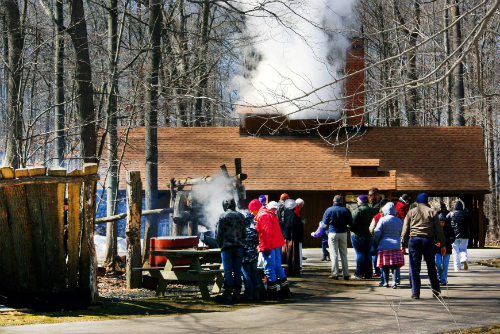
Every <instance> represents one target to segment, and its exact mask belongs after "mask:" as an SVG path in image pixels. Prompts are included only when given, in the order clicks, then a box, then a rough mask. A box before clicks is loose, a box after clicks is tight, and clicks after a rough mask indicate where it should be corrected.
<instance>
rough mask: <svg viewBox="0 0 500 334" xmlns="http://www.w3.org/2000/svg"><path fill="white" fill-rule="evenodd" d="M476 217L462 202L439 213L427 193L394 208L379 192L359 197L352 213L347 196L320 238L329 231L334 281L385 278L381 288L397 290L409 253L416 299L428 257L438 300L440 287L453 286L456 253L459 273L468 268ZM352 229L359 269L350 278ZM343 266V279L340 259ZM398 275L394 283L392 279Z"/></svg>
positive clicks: (329, 215) (332, 210)
mask: <svg viewBox="0 0 500 334" xmlns="http://www.w3.org/2000/svg"><path fill="white" fill-rule="evenodd" d="M472 224H473V222H472V218H471V216H470V214H469V213H468V212H467V211H466V210H464V207H463V203H462V202H461V201H457V202H456V203H455V208H454V210H453V212H448V211H447V210H446V205H444V204H442V205H441V210H439V211H437V210H434V209H433V208H431V207H430V205H429V198H428V196H427V194H425V193H421V194H419V195H418V196H417V198H416V201H415V203H413V204H412V205H410V203H409V196H408V195H406V194H404V195H402V196H401V197H400V198H399V200H398V202H397V203H396V204H394V203H393V202H391V201H389V200H388V199H381V196H380V193H379V191H378V189H377V188H372V189H370V190H369V191H368V196H367V195H361V196H359V197H358V198H357V207H356V209H354V210H353V212H352V213H351V211H350V210H349V209H348V208H346V207H344V206H343V205H342V197H341V196H340V195H337V196H335V197H334V198H333V206H331V207H329V208H328V209H327V210H326V211H325V213H324V215H323V221H322V222H321V223H320V228H319V229H318V231H316V232H314V233H313V234H312V235H313V236H315V237H319V236H320V233H319V232H320V229H321V232H323V231H328V236H327V239H328V246H329V253H330V255H331V261H332V267H331V275H330V276H329V278H330V279H335V280H338V279H339V278H340V277H343V278H344V280H348V279H350V278H352V279H369V278H372V277H373V276H380V280H381V281H380V283H379V286H383V287H389V286H390V287H392V288H393V289H396V288H397V287H398V285H399V284H400V283H401V273H400V268H401V267H402V266H404V264H405V258H404V253H405V252H406V249H408V254H409V280H410V285H411V288H412V298H414V299H418V298H420V287H421V280H420V269H421V264H422V258H423V259H424V261H425V263H426V265H427V273H428V276H429V281H430V284H431V288H432V290H433V294H434V296H439V294H440V293H441V289H440V285H445V284H447V279H448V265H449V262H450V254H451V253H452V250H453V257H454V269H455V271H458V270H461V269H462V268H463V269H464V270H467V269H468V256H467V245H468V241H469V237H470V234H469V233H470V230H471V226H472ZM347 229H349V230H350V231H351V243H352V246H353V248H354V251H355V252H356V269H355V271H354V274H353V275H352V276H350V275H349V270H348V264H347ZM339 255H340V261H341V264H342V275H339V264H338V258H339ZM390 275H392V283H389V276H390Z"/></svg>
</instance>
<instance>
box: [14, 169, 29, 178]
mask: <svg viewBox="0 0 500 334" xmlns="http://www.w3.org/2000/svg"><path fill="white" fill-rule="evenodd" d="M28 176H29V173H28V169H27V168H19V169H16V179H19V178H22V177H28Z"/></svg>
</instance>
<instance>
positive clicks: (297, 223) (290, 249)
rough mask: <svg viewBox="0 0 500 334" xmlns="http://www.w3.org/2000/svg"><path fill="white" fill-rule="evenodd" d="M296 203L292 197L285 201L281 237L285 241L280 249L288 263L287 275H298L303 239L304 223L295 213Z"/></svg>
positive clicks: (282, 256) (285, 262)
mask: <svg viewBox="0 0 500 334" xmlns="http://www.w3.org/2000/svg"><path fill="white" fill-rule="evenodd" d="M296 206H297V203H296V202H295V201H294V200H293V199H287V200H286V201H285V212H284V225H283V238H285V241H286V243H285V244H284V245H283V247H282V250H281V258H282V261H283V263H284V264H287V265H288V276H299V275H300V260H301V254H300V243H301V242H302V240H303V239H304V225H303V224H302V221H301V220H300V218H299V217H298V216H297V214H296V213H295V207H296Z"/></svg>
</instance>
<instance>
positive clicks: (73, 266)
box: [68, 170, 83, 289]
mask: <svg viewBox="0 0 500 334" xmlns="http://www.w3.org/2000/svg"><path fill="white" fill-rule="evenodd" d="M82 174H83V172H82V171H81V170H73V171H71V172H70V173H68V176H78V175H82ZM82 184H83V183H82V182H78V183H68V288H70V289H74V288H76V287H77V286H78V265H79V264H78V260H79V255H80V235H81V233H82V226H83V223H82V215H81V212H82V205H83V203H82V200H81V197H82Z"/></svg>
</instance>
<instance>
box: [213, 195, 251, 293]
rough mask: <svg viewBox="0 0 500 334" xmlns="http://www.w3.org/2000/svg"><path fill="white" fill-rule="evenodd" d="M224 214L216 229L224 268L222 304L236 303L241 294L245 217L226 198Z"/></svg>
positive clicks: (223, 203) (231, 198) (232, 202)
mask: <svg viewBox="0 0 500 334" xmlns="http://www.w3.org/2000/svg"><path fill="white" fill-rule="evenodd" d="M222 207H223V208H224V211H225V212H224V213H222V214H221V215H220V217H219V221H218V222H217V227H216V235H217V244H218V245H219V247H220V248H221V256H222V265H223V267H224V292H223V293H222V297H221V298H222V301H223V302H231V301H235V302H236V301H238V300H239V296H240V293H241V287H242V280H241V265H242V262H243V244H244V241H245V239H246V223H245V216H243V214H241V213H239V212H237V211H236V202H235V201H234V198H233V197H228V198H226V199H225V200H224V201H223V202H222Z"/></svg>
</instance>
